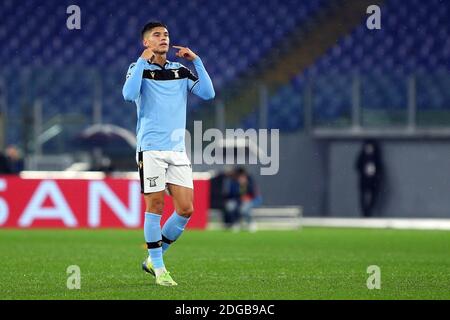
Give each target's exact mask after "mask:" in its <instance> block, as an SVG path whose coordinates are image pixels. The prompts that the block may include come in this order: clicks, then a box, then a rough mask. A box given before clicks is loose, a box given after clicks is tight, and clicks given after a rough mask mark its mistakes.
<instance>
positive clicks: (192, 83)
mask: <svg viewBox="0 0 450 320" xmlns="http://www.w3.org/2000/svg"><path fill="white" fill-rule="evenodd" d="M186 69H187V79H188V90H189V92H192V90H193V89H194V86H196V85H197V84H198V82H199V79H198V77H197V76H196V75H195V74H194V73H193V72H192V71H191V70H190V69H188V68H186Z"/></svg>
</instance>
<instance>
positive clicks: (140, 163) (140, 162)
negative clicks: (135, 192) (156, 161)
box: [138, 161, 144, 169]
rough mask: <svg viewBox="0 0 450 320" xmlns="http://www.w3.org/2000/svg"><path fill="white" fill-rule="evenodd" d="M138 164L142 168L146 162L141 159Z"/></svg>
mask: <svg viewBox="0 0 450 320" xmlns="http://www.w3.org/2000/svg"><path fill="white" fill-rule="evenodd" d="M138 166H139V169H142V168H143V167H144V163H143V162H142V161H139V164H138Z"/></svg>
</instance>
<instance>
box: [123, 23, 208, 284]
mask: <svg viewBox="0 0 450 320" xmlns="http://www.w3.org/2000/svg"><path fill="white" fill-rule="evenodd" d="M141 36H142V44H143V45H144V47H145V50H144V51H143V53H142V55H141V56H140V58H139V59H138V60H137V62H136V63H132V64H131V65H130V67H129V69H128V73H127V77H126V78H127V79H126V81H125V84H124V86H123V90H122V93H123V96H124V98H125V100H127V101H134V102H135V103H136V106H137V128H136V131H137V150H136V153H137V155H136V160H137V163H138V168H139V176H140V181H141V192H142V193H143V195H144V199H145V205H146V212H145V220H144V236H145V241H146V242H147V248H148V254H149V256H148V258H147V259H146V260H145V261H144V262H143V264H142V268H143V269H144V271H146V272H148V273H150V274H152V275H154V276H155V277H156V284H158V285H163V286H174V285H177V283H176V282H175V281H174V280H173V279H172V277H171V276H170V273H169V272H168V271H167V270H166V268H165V266H164V260H163V253H165V252H166V251H167V249H168V248H169V246H170V245H171V244H172V243H173V242H174V241H175V240H177V239H178V237H179V236H180V235H181V233H182V232H183V230H184V228H185V226H186V224H187V223H188V221H189V219H190V217H191V215H192V213H193V210H194V208H193V181H192V168H191V163H190V161H189V159H188V157H187V154H186V151H185V143H184V132H185V129H186V104H187V95H188V92H192V93H194V94H195V95H197V96H199V97H200V98H202V99H204V100H209V99H213V98H214V96H215V92H214V87H213V84H212V81H211V78H210V77H209V75H208V73H207V71H206V69H205V67H204V65H203V63H202V60H201V59H200V57H199V56H198V55H197V54H195V53H194V52H193V51H192V50H190V49H189V48H186V47H180V46H173V48H175V49H177V50H178V51H177V52H176V56H177V57H179V58H184V59H186V60H188V61H191V62H192V63H193V64H194V67H195V71H196V73H197V75H195V74H194V73H193V72H191V71H190V70H189V69H188V68H186V67H185V66H183V65H182V64H181V63H178V62H172V61H168V60H167V53H168V51H169V46H170V38H169V31H168V30H167V27H166V26H165V25H164V24H162V23H160V22H150V23H147V24H146V25H145V26H144V28H143V30H142V32H141ZM166 188H167V189H168V192H169V194H170V195H171V196H172V198H173V202H174V205H175V211H174V212H173V213H172V215H171V216H170V217H169V219H168V220H167V221H166V223H165V224H164V226H163V227H162V229H161V225H160V222H161V215H162V213H163V207H164V194H165V189H166Z"/></svg>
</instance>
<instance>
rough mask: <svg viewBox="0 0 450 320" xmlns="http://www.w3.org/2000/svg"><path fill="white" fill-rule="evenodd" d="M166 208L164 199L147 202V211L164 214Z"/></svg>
mask: <svg viewBox="0 0 450 320" xmlns="http://www.w3.org/2000/svg"><path fill="white" fill-rule="evenodd" d="M163 209H164V199H152V200H150V201H149V202H148V204H147V209H146V211H147V212H152V213H156V214H162V213H163Z"/></svg>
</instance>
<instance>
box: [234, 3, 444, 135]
mask: <svg viewBox="0 0 450 320" xmlns="http://www.w3.org/2000/svg"><path fill="white" fill-rule="evenodd" d="M381 12H382V29H381V30H376V31H375V30H374V31H369V30H368V29H367V27H366V23H365V21H362V22H361V24H360V25H359V26H358V27H356V28H355V29H354V30H353V31H352V32H351V34H348V35H347V36H345V37H344V38H342V39H339V41H338V42H337V44H336V45H335V46H333V47H332V48H330V49H329V50H328V52H327V53H326V54H325V55H324V56H322V57H320V59H318V60H317V61H316V62H315V63H314V64H313V65H312V66H310V67H309V68H307V69H306V70H304V72H302V73H301V74H299V75H297V76H296V77H295V78H294V79H292V81H291V82H290V83H289V84H286V86H285V87H282V88H280V89H279V90H278V92H276V93H275V94H274V95H273V96H271V98H270V102H269V114H270V121H269V123H268V127H269V128H280V129H281V130H284V131H294V130H297V129H299V128H301V127H302V125H303V123H302V122H303V118H302V115H303V107H304V101H303V97H304V90H305V88H306V84H307V83H308V81H311V82H312V83H313V103H312V107H313V110H314V118H315V120H316V121H318V122H319V123H320V122H322V123H326V122H327V121H333V120H335V119H336V118H339V117H349V114H350V112H351V105H352V91H351V90H352V86H351V85H350V84H351V83H352V81H353V79H354V77H353V75H358V77H359V81H360V90H361V91H360V92H361V105H362V107H363V108H365V109H371V110H384V111H386V112H391V111H395V110H402V109H403V110H406V108H407V105H408V91H407V90H408V79H409V77H410V76H411V75H415V77H416V89H417V93H416V94H417V97H416V101H417V107H418V110H419V111H420V110H439V109H441V110H442V109H447V110H449V109H450V75H449V73H448V72H449V71H448V70H449V66H450V41H449V39H450V2H448V1H440V0H430V1H427V2H423V1H420V0H411V1H408V3H407V4H406V3H405V2H404V1H401V0H387V1H386V2H385V5H384V6H383V7H382V9H381ZM294 102H295V103H294ZM256 118H257V117H256V113H255V114H251V115H250V116H249V117H248V118H246V119H244V121H243V126H244V127H255V126H258V122H257V119H256Z"/></svg>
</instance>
